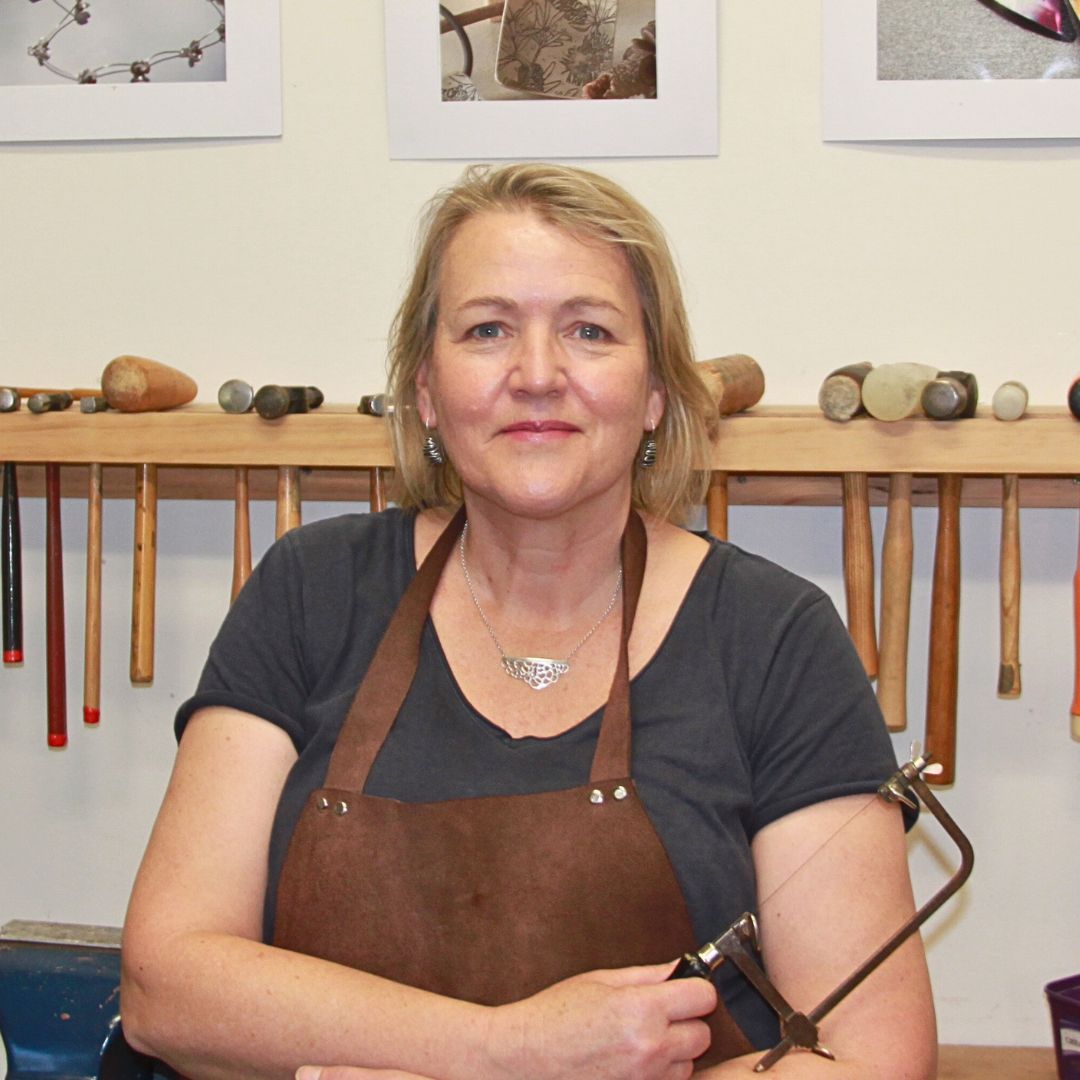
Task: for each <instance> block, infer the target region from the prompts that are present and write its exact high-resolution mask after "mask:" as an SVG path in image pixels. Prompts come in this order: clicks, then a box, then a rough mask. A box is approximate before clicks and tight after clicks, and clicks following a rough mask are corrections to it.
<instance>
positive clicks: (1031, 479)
mask: <svg viewBox="0 0 1080 1080" xmlns="http://www.w3.org/2000/svg"><path fill="white" fill-rule="evenodd" d="M0 460H3V461H14V462H18V463H20V464H24V465H28V466H32V465H39V466H40V464H41V463H43V462H46V461H54V462H60V463H61V464H63V465H64V466H65V468H64V469H63V483H64V494H65V495H68V496H75V497H78V496H81V495H82V494H83V493H84V491H85V487H86V469H85V465H86V464H88V463H91V462H98V463H101V464H103V465H105V466H106V469H105V494H106V497H116V498H126V497H129V496H130V494H131V492H132V490H133V482H132V479H131V469H130V468H125V467H124V466H130V465H133V464H137V463H142V462H150V463H154V464H158V465H161V466H167V467H168V468H166V469H163V471H162V475H161V480H160V492H159V494H160V496H161V497H162V498H213V499H217V498H231V497H232V468H233V467H234V466H237V465H247V466H250V467H252V468H253V470H254V471H253V472H252V481H251V482H252V496H253V497H254V498H266V499H272V498H273V497H274V469H275V468H276V467H277V466H281V465H296V466H300V467H301V468H302V469H303V470H304V474H303V485H304V497H305V498H308V499H326V500H358V501H366V500H367V494H368V470H369V469H371V468H388V467H390V466H391V465H392V463H393V459H392V456H391V453H390V446H389V441H388V439H387V437H386V432H385V429H384V425H383V421H381V420H379V419H377V418H375V417H370V416H362V415H359V414H358V413H357V412H356V411H355V409H353V408H352V407H351V406H343V405H342V406H332V405H326V406H323V407H322V408H321V409H319V410H318V411H317V412H312V413H307V414H302V415H294V416H286V417H283V418H281V419H280V420H272V421H267V420H263V419H261V418H260V417H259V416H257V415H255V414H253V413H249V414H245V415H241V416H236V415H230V414H227V413H223V412H222V411H221V410H220V409H218V408H217V407H216V406H209V405H192V406H185V407H183V408H180V409H174V410H171V411H169V412H159V413H129V414H124V413H115V412H106V413H96V414H87V413H80V412H74V411H72V410H67V411H65V412H61V413H45V414H42V415H34V414H31V413H28V412H17V413H5V414H0ZM711 464H712V467H713V468H714V469H716V470H722V471H725V472H727V473H728V474H729V484H728V490H729V499H730V502H731V503H732V504H733V505H740V504H754V505H832V504H836V503H837V502H839V499H840V480H839V477H840V475H841V474H842V473H844V472H867V473H870V474H872V475H871V482H870V489H871V500H872V502H875V503H878V504H880V503H883V502H884V500H885V496H886V493H887V489H888V474H889V473H892V472H910V473H913V474H915V477H916V479H915V481H914V501H915V503H916V505H919V504H926V505H928V504H933V503H934V502H935V501H936V491H937V485H936V479H935V477H936V476H937V475H938V474H940V473H961V474H963V475H964V476H965V477H967V478H968V479H967V480H966V482H965V485H964V487H965V495H964V502H965V505H974V506H997V505H999V503H1000V497H1001V496H1000V488H1001V485H1000V480H999V479H998V478H999V477H1000V476H1001V475H1002V474H1004V473H1016V474H1018V475H1020V476H1022V477H1025V478H1026V479H1025V480H1024V482H1023V483H1022V484H1021V501H1022V504H1023V505H1024V506H1067V507H1073V506H1076V505H1077V503H1078V499H1080V489H1078V488H1077V485H1076V484H1075V483H1074V477H1075V476H1077V475H1080V423H1078V422H1077V421H1076V420H1075V419H1073V417H1072V415H1071V414H1070V413H1069V412H1068V411H1067V410H1065V409H1064V408H1054V407H1044V408H1036V409H1032V410H1031V412H1030V413H1029V414H1028V415H1027V416H1025V417H1024V418H1023V419H1021V420H1017V421H1014V422H1012V423H1002V422H1000V421H998V420H995V419H994V418H993V417H992V416H991V415H990V414H989V413H988V412H982V413H980V415H978V416H976V417H975V418H973V419H970V420H961V421H953V422H948V423H941V422H936V421H930V420H925V419H916V420H905V421H900V422H898V423H893V424H887V423H882V422H880V421H876V420H872V419H869V418H858V419H855V420H852V421H850V422H848V423H846V424H838V423H834V422H831V421H829V420H826V419H825V418H824V417H822V416H821V414H820V413H819V412H818V410H817V409H815V408H812V407H808V406H807V407H793V406H762V407H759V408H756V409H753V410H751V411H750V412H747V413H740V414H738V415H735V416H730V417H727V418H725V419H724V421H723V423H722V426H721V431H720V437H719V439H718V441H717V444H716V447H715V450H714V454H713V459H712V463H711ZM79 466H82V468H79ZM41 471H42V470H41V469H40V468H37V469H35V468H32V467H30V468H24V469H20V481H21V483H20V489H21V492H22V493H23V494H26V495H29V496H33V495H35V494H40V492H41V487H42V484H41V479H40V475H41Z"/></svg>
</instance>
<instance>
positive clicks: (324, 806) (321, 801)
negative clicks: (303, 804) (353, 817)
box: [315, 795, 330, 810]
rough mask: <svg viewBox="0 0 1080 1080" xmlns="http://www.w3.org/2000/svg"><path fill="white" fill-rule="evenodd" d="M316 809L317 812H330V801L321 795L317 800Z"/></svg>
mask: <svg viewBox="0 0 1080 1080" xmlns="http://www.w3.org/2000/svg"><path fill="white" fill-rule="evenodd" d="M315 808H316V809H317V810H329V809H330V800H329V799H328V798H327V797H326V796H325V795H320V796H319V797H318V798H317V799H316V800H315Z"/></svg>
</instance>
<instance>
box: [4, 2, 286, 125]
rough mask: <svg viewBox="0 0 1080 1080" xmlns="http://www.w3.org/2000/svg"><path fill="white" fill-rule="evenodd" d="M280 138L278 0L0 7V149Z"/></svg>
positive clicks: (7, 3)
mask: <svg viewBox="0 0 1080 1080" xmlns="http://www.w3.org/2000/svg"><path fill="white" fill-rule="evenodd" d="M280 134H281V22H280V11H279V7H278V2H277V0H228V4H227V10H226V3H225V0H109V2H108V3H104V2H94V3H90V2H88V0H64V3H62V4H61V3H53V4H43V3H35V2H33V0H5V2H4V3H2V4H0V141H3V142H38V141H54V140H61V141H63V140H76V139H94V140H102V139H176V138H214V137H237V136H253V135H280Z"/></svg>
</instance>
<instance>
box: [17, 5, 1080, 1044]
mask: <svg viewBox="0 0 1080 1080" xmlns="http://www.w3.org/2000/svg"><path fill="white" fill-rule="evenodd" d="M380 8H381V5H378V4H376V3H375V0H366V2H365V3H364V4H356V3H348V2H346V0H327V2H326V3H324V4H322V5H320V7H319V12H318V15H317V16H316V15H313V14H312V12H311V10H310V8H309V6H308V5H303V4H301V3H299V0H284V3H283V42H284V45H283V51H284V76H283V77H284V98H285V135H284V137H283V138H281V139H280V140H276V139H273V140H258V141H242V140H238V141H231V142H230V141H221V142H202V143H200V142H186V143H181V142H176V143H144V144H133V143H129V144H124V143H114V144H85V145H71V144H68V145H61V144H54V145H33V146H29V145H27V146H11V145H9V146H4V147H0V183H2V191H3V199H2V201H0V205H2V207H3V210H2V215H3V217H2V221H3V235H4V250H5V259H4V261H3V264H2V268H0V329H2V339H0V341H2V346H0V347H2V351H3V356H4V358H5V363H4V370H5V372H6V374H4V375H3V378H4V379H5V380H8V381H18V382H29V381H46V382H48V383H51V384H55V385H65V384H67V385H85V384H87V383H88V382H90V383H92V382H93V381H95V380H96V379H97V378H98V376H99V375H100V372H101V369H102V368H103V366H104V364H105V363H106V362H107V361H108V360H109V359H110V358H111V357H113V356H114V355H116V354H118V353H122V352H134V353H141V354H143V355H147V356H152V357H156V358H158V359H161V360H165V361H167V362H170V363H173V364H175V365H176V366H178V367H180V368H183V369H184V370H187V371H189V372H190V373H191V374H193V375H194V376H195V377H196V378H197V379H198V380H199V383H200V386H201V393H200V398H201V399H202V400H204V401H212V400H213V399H214V395H215V392H216V388H217V386H218V385H219V384H220V382H221V381H223V380H224V379H225V378H227V377H230V376H240V377H243V378H246V379H248V380H249V381H251V382H253V383H256V384H260V383H264V382H271V381H279V382H296V381H301V380H302V381H304V382H308V383H316V384H318V385H320V386H321V387H322V388H323V389H324V390H325V392H326V394H327V397H328V399H329V400H332V401H343V402H351V401H356V400H357V399H358V397H359V396H360V394H362V393H365V392H369V391H371V390H373V389H377V388H379V387H380V386H381V383H382V370H383V369H382V365H383V357H384V345H385V328H386V326H387V324H388V322H389V319H390V317H391V314H392V311H393V308H394V304H395V299H396V297H397V294H398V291H399V287H400V284H401V280H402V277H403V275H404V273H405V268H406V266H407V262H408V257H409V250H410V243H411V235H412V226H413V222H414V220H415V216H416V213H417V211H418V209H419V207H420V205H421V203H422V202H423V201H424V200H425V199H426V198H427V197H428V196H429V195H430V194H431V193H432V192H433V190H434V189H435V188H436V187H437V186H439V185H440V184H442V183H444V182H446V181H449V180H450V179H452V178H453V177H455V176H456V175H457V174H458V172H459V170H460V168H461V163H459V162H437V163H433V162H419V163H418V162H391V161H388V160H387V158H386V146H387V132H386V126H385V102H384V95H383V76H384V67H383V52H382V40H381V32H382V18H381V10H380ZM819 39H820V16H819V11H818V5H817V4H813V3H809V2H801V3H798V4H787V5H783V6H782V9H780V8H777V6H776V5H762V4H760V3H759V2H757V0H724V2H723V3H722V5H721V14H720V37H719V43H718V47H719V50H720V70H721V77H720V83H721V87H720V93H721V107H720V143H721V150H720V154H719V156H718V157H716V158H711V159H703V160H664V161H659V160H623V161H609V162H599V163H597V162H594V163H592V164H593V165H594V166H596V167H598V168H601V169H602V170H603V171H605V172H607V173H608V174H609V175H611V176H613V177H615V178H616V179H618V180H620V181H622V182H624V183H625V184H626V185H627V186H629V187H630V188H631V189H632V190H633V191H635V192H636V193H637V194H638V195H639V196H640V197H642V199H643V200H644V201H645V202H647V203H648V204H649V205H650V207H651V208H652V209H654V210H655V211H656V213H657V214H658V216H659V217H660V219H661V220H662V221H663V222H664V223H665V224H666V226H667V227H668V229H669V231H670V234H671V238H672V241H673V244H674V246H675V248H676V249H677V252H678V254H679V257H680V261H681V265H682V268H683V271H684V276H685V280H686V284H687V292H688V297H689V304H690V312H691V317H692V321H693V326H694V330H695V334H696V338H697V341H698V346H699V352H700V353H701V355H703V356H704V355H719V354H722V353H729V352H735V351H745V352H748V353H750V354H752V355H754V356H755V357H757V358H758V360H759V361H760V362H761V364H762V366H763V367H764V369H765V371H766V375H767V380H768V389H767V391H766V399H765V400H766V402H767V403H801V404H809V403H812V402H813V401H814V400H815V398H816V391H817V386H818V384H819V382H820V380H821V378H822V376H823V374H824V373H825V372H826V371H827V370H829V369H831V368H832V367H834V366H836V365H838V364H840V363H844V362H849V361H853V360H862V359H869V360H872V361H874V362H876V363H885V362H888V361H894V360H908V359H911V360H925V361H928V362H933V363H937V364H940V365H942V366H947V367H953V368H966V369H969V370H972V371H974V372H976V374H977V375H978V377H979V379H980V382H981V383H982V385H983V386H984V388H986V389H987V391H991V390H992V389H993V388H994V387H995V386H997V385H998V384H999V383H1000V382H1002V381H1004V380H1005V379H1007V378H1014V377H1021V378H1023V379H1024V380H1025V381H1026V383H1027V384H1028V386H1029V389H1030V390H1031V394H1032V401H1033V402H1034V403H1036V404H1059V403H1061V402H1062V401H1063V397H1064V390H1065V388H1066V387H1067V385H1068V383H1069V382H1070V381H1071V379H1072V378H1073V377H1074V376H1075V374H1076V371H1077V366H1078V365H1077V357H1078V356H1080V348H1078V345H1080V320H1078V319H1077V316H1076V314H1075V312H1076V303H1075V289H1074V287H1073V285H1074V274H1073V273H1072V271H1073V265H1072V263H1073V255H1074V243H1073V230H1072V228H1071V227H1070V226H1071V218H1072V217H1073V214H1072V211H1071V206H1072V194H1073V193H1074V192H1075V191H1076V190H1077V188H1078V180H1080V150H1078V147H1077V145H1076V144H1075V143H1073V142H1055V143H1037V144H1021V143H1011V144H999V143H985V144H977V145H971V144H951V145H932V144H922V145H920V144H906V145H865V144H864V145H824V144H823V143H822V142H821V139H820V116H819V112H820V94H819V77H820V65H819ZM3 440H4V435H3V426H2V424H0V458H2V456H3V450H2V448H3ZM1078 471H1080V468H1078ZM339 509H341V506H340V505H338V506H311V505H308V506H306V507H305V517H306V519H311V518H312V517H314V516H315V515H324V514H327V513H333V512H337V511H338V510H339ZM105 514H106V525H105V549H106V564H105V582H106V595H107V597H108V601H107V604H106V612H105V653H104V658H103V666H104V683H105V685H104V692H103V705H102V723H101V730H99V731H86V730H83V728H82V726H81V723H78V722H77V721H78V715H79V706H80V704H81V703H80V701H79V700H78V694H79V692H80V687H81V652H82V637H81V630H80V625H79V624H80V622H81V610H82V588H83V578H82V575H83V567H82V562H83V559H84V550H85V548H84V543H83V536H84V533H85V525H84V515H85V505H84V504H83V503H82V502H81V501H75V500H73V501H71V502H70V503H66V504H65V508H64V515H65V517H64V528H65V538H66V543H65V551H66V555H65V569H66V571H67V582H66V586H67V591H68V617H69V620H70V630H69V635H68V677H69V678H68V683H69V692H70V694H71V698H70V701H69V714H70V717H71V727H72V739H71V745H70V746H69V747H68V748H67V749H66V750H64V751H61V752H55V751H52V752H51V751H49V750H47V749H46V747H45V738H44V728H45V690H44V686H45V675H44V663H43V659H42V653H43V639H44V631H43V597H42V592H43V579H44V575H43V569H42V565H43V558H42V551H43V540H42V536H43V522H42V509H41V503H40V500H25V501H24V506H23V531H24V543H25V544H26V547H27V550H26V552H25V574H26V583H27V584H26V588H27V596H26V616H27V656H28V659H27V662H26V664H25V665H24V667H23V668H22V669H18V670H13V669H6V670H3V671H0V693H2V698H0V700H2V701H3V708H2V711H0V821H2V822H3V825H2V826H0V859H2V871H0V921H4V920H6V919H9V918H37V919H53V920H67V921H82V922H99V923H113V924H118V923H119V922H120V920H121V919H122V917H123V911H124V904H125V900H126V896H127V892H128V889H129V887H130V883H131V879H132V875H133V874H134V871H135V868H136V865H137V861H138V858H139V855H140V852H141V848H142V845H143V843H144V842H145V838H146V835H147V833H148V831H149V828H150V825H151V822H152V819H153V816H154V813H155V811H156V808H157V804H158V801H159V799H160V796H161V793H162V791H163V788H164V785H165V782H166V779H167V776H168V771H169V767H170V762H171V756H172V753H173V742H172V735H171V728H170V725H171V717H172V713H173V711H174V709H175V707H176V705H177V704H178V703H179V702H180V701H181V700H182V699H183V698H184V697H185V696H186V695H187V694H188V693H189V692H190V690H191V688H192V687H193V685H194V682H195V679H196V677H197V674H198V670H199V667H200V664H201V661H202V658H203V655H204V653H205V649H206V646H207V644H208V642H209V639H210V637H211V635H212V634H213V632H214V628H215V625H216V623H217V621H218V620H219V618H220V617H221V615H222V614H223V612H224V610H225V604H226V601H227V597H228V589H229V577H230V554H229V552H230V530H231V509H230V507H229V506H227V505H225V504H212V503H200V504H192V503H164V504H162V506H161V513H160V527H159V548H160V550H159V568H158V569H159V576H158V649H157V658H158V662H157V675H156V679H155V683H154V685H153V687H151V688H143V689H133V688H132V687H130V685H128V683H127V648H128V646H127V639H128V628H129V618H130V574H131V565H130V560H131V522H132V511H131V507H130V506H129V505H127V504H126V503H123V502H111V501H110V502H109V503H108V504H107V505H106V510H105ZM271 516H272V515H271V512H270V508H269V507H266V506H262V507H260V515H259V517H258V520H257V522H256V527H255V528H256V543H257V546H259V548H260V549H261V548H262V547H264V546H265V544H266V543H267V542H268V540H269V537H270V534H271V532H272V528H273V525H272V521H271ZM882 527H883V522H882V521H881V519H880V517H879V518H877V519H876V520H875V528H876V530H877V534H878V539H879V541H880V533H881V529H882ZM998 528H999V524H998V516H997V514H996V512H994V511H991V510H968V511H965V512H964V515H963V570H964V591H963V601H962V608H961V621H962V626H961V634H962V640H961V666H962V672H961V682H960V713H961V716H960V736H959V752H958V762H959V764H958V779H957V782H956V785H955V786H954V787H953V788H951V789H948V790H946V791H945V792H944V793H943V794H942V798H943V800H944V801H945V803H946V805H947V806H948V808H949V809H950V810H951V811H952V812H953V813H954V815H955V816H956V817H957V819H958V820H959V821H960V823H961V824H962V825H963V827H964V828H965V829H966V830H967V831H968V832H969V834H970V835H971V837H972V839H973V841H974V844H975V848H976V853H977V867H976V871H975V876H974V878H973V880H972V882H971V884H970V886H969V887H968V888H967V889H966V890H965V892H964V893H963V894H962V898H961V899H959V900H958V901H957V902H955V903H954V904H953V906H952V908H951V909H949V910H948V911H947V912H945V913H943V914H942V915H941V916H939V917H938V918H937V919H936V920H935V922H933V923H932V924H931V926H930V929H929V933H928V939H929V943H930V960H931V964H932V969H933V978H934V983H935V987H936V993H937V1004H938V1010H939V1016H940V1026H941V1034H942V1038H943V1040H944V1041H947V1042H976V1043H996V1042H1003V1043H1019V1044H1038V1043H1043V1044H1045V1043H1047V1042H1048V1041H1049V1022H1048V1015H1047V1009H1046V1004H1045V1001H1044V998H1043V993H1042V988H1043V986H1044V984H1045V983H1046V982H1047V981H1048V980H1050V979H1052V978H1055V977H1059V976H1063V975H1067V974H1072V973H1074V972H1076V971H1078V970H1080V932H1078V930H1077V922H1076V898H1077V896H1078V895H1080V856H1078V854H1077V852H1078V848H1080V845H1078V844H1077V842H1076V836H1075V833H1076V828H1077V823H1078V822H1080V784H1078V783H1077V768H1078V764H1080V744H1077V743H1074V742H1072V741H1071V740H1070V738H1069V733H1068V709H1069V703H1070V700H1071V692H1072V670H1073V638H1072V621H1071V590H1070V585H1071V578H1072V573H1073V567H1074V559H1075V556H1074V552H1075V550H1076V535H1077V521H1076V514H1075V513H1074V512H1073V511H1071V510H1039V511H1035V510H1032V511H1026V512H1025V513H1024V515H1023V526H1022V529H1023V544H1024V575H1025V576H1024V587H1023V600H1022V603H1023V609H1022V617H1023V640H1022V645H1021V649H1022V652H1021V659H1022V661H1023V664H1024V668H1023V678H1024V694H1023V697H1022V698H1020V700H1018V701H1011V702H1003V701H999V700H998V699H997V697H996V693H995V690H996V677H997V582H996V578H997V534H998ZM731 532H732V538H733V539H735V540H737V541H739V542H741V543H743V544H744V545H745V546H747V547H750V548H753V549H756V550H760V551H762V552H764V553H765V554H768V555H770V556H772V557H774V558H776V559H778V560H779V561H781V562H783V563H785V564H787V565H789V566H791V567H792V568H794V569H796V570H798V571H800V572H802V573H805V574H807V575H808V576H810V577H811V578H813V579H814V580H816V581H818V582H819V583H820V584H822V585H823V586H825V587H826V588H827V589H829V590H830V592H831V593H832V594H833V596H834V597H835V598H836V600H837V602H838V603H839V604H840V605H841V607H842V603H843V598H842V592H841V589H842V586H841V583H840V517H839V510H838V509H832V508H825V509H791V508H788V509H782V508H745V509H742V508H740V509H736V510H734V511H733V514H732V527H731ZM933 533H934V516H933V513H932V511H929V510H920V511H917V513H916V545H917V549H916V563H917V566H916V582H915V590H914V610H913V622H912V627H913V630H912V669H911V675H910V679H911V682H910V688H909V694H910V699H911V710H912V718H913V720H912V731H911V732H910V733H908V734H905V735H904V736H902V737H898V738H897V744H898V747H899V749H900V751H901V752H902V753H903V752H906V749H907V742H908V740H909V738H911V737H917V736H918V735H919V734H920V731H921V715H922V708H923V702H924V698H925V682H926V678H925V674H926V662H927V660H926V656H925V653H926V626H927V604H928V596H929V591H930V578H931V561H932V548H933ZM935 850H938V851H940V850H945V849H944V846H938V845H937V844H936V841H934V840H933V839H932V834H931V832H930V830H924V829H923V828H922V827H921V826H920V831H919V833H918V834H916V836H915V838H914V840H913V842H912V853H913V854H912V858H913V866H914V869H915V873H916V877H917V881H918V887H919V889H920V892H921V893H922V894H923V895H925V894H927V893H928V892H929V891H930V890H931V889H932V888H934V887H935V885H936V883H937V881H938V880H940V875H941V874H942V872H943V868H942V866H941V865H940V864H939V860H938V859H937V857H936V856H935V854H934V852H935Z"/></svg>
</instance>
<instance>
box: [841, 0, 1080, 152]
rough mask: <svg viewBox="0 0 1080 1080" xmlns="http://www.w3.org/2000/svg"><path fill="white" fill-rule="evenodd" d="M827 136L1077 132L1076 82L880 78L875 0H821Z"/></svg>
mask: <svg viewBox="0 0 1080 1080" xmlns="http://www.w3.org/2000/svg"><path fill="white" fill-rule="evenodd" d="M822 32H823V41H822V76H823V77H822V106H823V123H822V131H823V137H824V139H825V140H826V141H827V142H828V141H837V142H842V141H859V140H867V141H870V140H894V139H909V140H915V139H1053V138H1070V137H1075V136H1080V80H1077V79H934V80H917V79H902V80H879V79H878V77H877V4H876V2H874V0H822Z"/></svg>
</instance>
